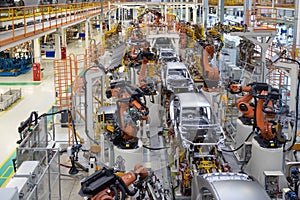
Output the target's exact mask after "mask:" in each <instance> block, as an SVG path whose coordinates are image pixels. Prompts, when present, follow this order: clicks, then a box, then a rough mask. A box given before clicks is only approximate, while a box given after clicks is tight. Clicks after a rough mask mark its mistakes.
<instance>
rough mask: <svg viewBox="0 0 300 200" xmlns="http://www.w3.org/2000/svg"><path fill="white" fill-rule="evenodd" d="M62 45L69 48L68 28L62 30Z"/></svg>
mask: <svg viewBox="0 0 300 200" xmlns="http://www.w3.org/2000/svg"><path fill="white" fill-rule="evenodd" d="M61 45H62V46H63V47H66V46H67V28H61Z"/></svg>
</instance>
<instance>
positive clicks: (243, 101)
mask: <svg viewBox="0 0 300 200" xmlns="http://www.w3.org/2000/svg"><path fill="white" fill-rule="evenodd" d="M227 90H228V91H229V92H230V93H231V94H239V93H242V92H248V94H246V95H244V96H242V97H241V98H239V99H238V100H237V101H236V106H237V108H238V109H239V111H241V112H242V113H243V115H242V117H244V118H247V119H253V118H254V105H253V104H252V103H250V101H251V100H252V98H253V97H252V95H251V94H250V93H249V92H250V90H251V86H242V85H240V84H237V83H230V84H229V85H228V88H227ZM242 121H243V120H242Z"/></svg>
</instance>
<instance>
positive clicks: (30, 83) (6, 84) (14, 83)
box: [0, 81, 41, 86]
mask: <svg viewBox="0 0 300 200" xmlns="http://www.w3.org/2000/svg"><path fill="white" fill-rule="evenodd" d="M40 84H41V82H40V81H39V82H2V83H1V82H0V86H24V85H40Z"/></svg>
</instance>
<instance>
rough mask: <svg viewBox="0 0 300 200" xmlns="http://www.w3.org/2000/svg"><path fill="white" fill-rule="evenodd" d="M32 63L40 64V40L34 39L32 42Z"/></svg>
mask: <svg viewBox="0 0 300 200" xmlns="http://www.w3.org/2000/svg"><path fill="white" fill-rule="evenodd" d="M33 62H34V63H41V45H40V38H35V39H34V40H33Z"/></svg>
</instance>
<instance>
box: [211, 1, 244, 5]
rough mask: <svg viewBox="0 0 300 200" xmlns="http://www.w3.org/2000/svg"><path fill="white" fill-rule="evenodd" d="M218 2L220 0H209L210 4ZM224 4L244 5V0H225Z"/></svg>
mask: <svg viewBox="0 0 300 200" xmlns="http://www.w3.org/2000/svg"><path fill="white" fill-rule="evenodd" d="M218 3H219V0H209V2H208V5H211V6H217V5H218ZM224 5H225V6H243V5H244V0H225V2H224Z"/></svg>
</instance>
